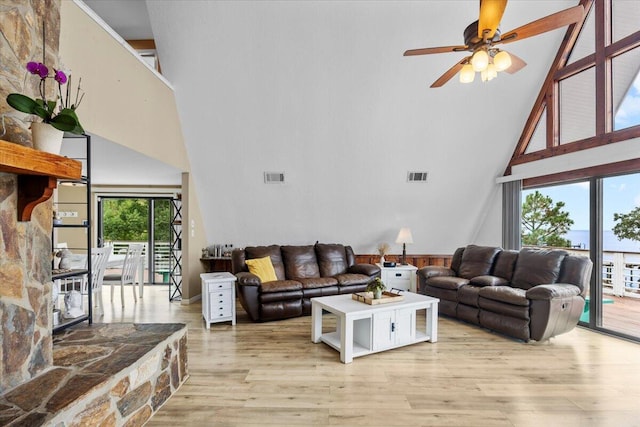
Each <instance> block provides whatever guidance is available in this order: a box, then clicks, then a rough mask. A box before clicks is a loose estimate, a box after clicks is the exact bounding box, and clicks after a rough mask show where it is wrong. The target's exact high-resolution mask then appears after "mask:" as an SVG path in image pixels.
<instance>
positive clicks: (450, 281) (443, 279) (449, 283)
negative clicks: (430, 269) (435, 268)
mask: <svg viewBox="0 0 640 427" xmlns="http://www.w3.org/2000/svg"><path fill="white" fill-rule="evenodd" d="M468 284H469V281H468V280H467V279H463V278H462V277H453V276H437V277H432V278H430V279H429V280H427V286H431V287H434V288H440V289H452V290H457V289H458V288H460V287H461V286H464V285H468Z"/></svg>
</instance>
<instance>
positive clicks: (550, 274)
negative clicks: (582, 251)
mask: <svg viewBox="0 0 640 427" xmlns="http://www.w3.org/2000/svg"><path fill="white" fill-rule="evenodd" d="M591 269H592V262H591V260H590V259H589V258H587V257H582V256H574V255H569V253H568V252H567V251H564V250H560V249H548V250H547V249H533V248H524V249H521V250H520V251H513V250H503V249H501V248H497V247H488V246H476V245H469V246H467V247H465V248H458V249H457V250H456V251H455V253H454V254H453V258H452V260H451V267H450V268H445V267H435V266H429V267H424V268H421V269H420V270H418V272H417V274H418V289H419V292H420V293H422V294H426V295H430V296H433V297H436V298H439V299H440V303H439V307H438V308H439V312H440V313H443V314H446V315H449V316H453V317H456V318H459V319H462V320H465V321H467V322H471V323H475V324H477V325H480V326H483V327H485V328H487V329H491V330H494V331H497V332H501V333H504V334H506V335H510V336H512V337H515V338H518V339H521V340H524V341H529V340H535V341H544V340H547V339H549V338H551V337H553V336H555V335H559V334H562V333H565V332H568V331H570V330H571V329H573V328H574V327H575V326H576V325H577V324H578V320H579V319H580V315H581V314H582V310H583V308H584V301H585V300H584V297H585V293H586V290H587V288H588V287H589V280H590V278H591Z"/></svg>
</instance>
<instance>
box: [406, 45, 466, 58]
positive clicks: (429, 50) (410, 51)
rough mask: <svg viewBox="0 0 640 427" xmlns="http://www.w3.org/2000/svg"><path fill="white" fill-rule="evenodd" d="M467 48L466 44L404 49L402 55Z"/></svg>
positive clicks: (427, 53) (460, 50)
mask: <svg viewBox="0 0 640 427" xmlns="http://www.w3.org/2000/svg"><path fill="white" fill-rule="evenodd" d="M467 49H468V46H441V47H425V48H422V49H410V50H407V51H405V53H404V56H414V55H429V54H431V53H447V52H462V51H465V50H467Z"/></svg>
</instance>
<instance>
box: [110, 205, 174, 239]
mask: <svg viewBox="0 0 640 427" xmlns="http://www.w3.org/2000/svg"><path fill="white" fill-rule="evenodd" d="M102 211H103V234H104V239H105V240H107V241H133V242H146V241H147V239H148V230H147V228H148V225H149V224H148V221H149V219H148V218H149V202H148V200H147V199H104V200H103V202H102ZM154 218H155V227H154V236H155V240H156V241H165V242H167V241H169V238H170V236H169V234H170V228H169V222H170V220H171V203H170V202H169V200H156V201H155V203H154Z"/></svg>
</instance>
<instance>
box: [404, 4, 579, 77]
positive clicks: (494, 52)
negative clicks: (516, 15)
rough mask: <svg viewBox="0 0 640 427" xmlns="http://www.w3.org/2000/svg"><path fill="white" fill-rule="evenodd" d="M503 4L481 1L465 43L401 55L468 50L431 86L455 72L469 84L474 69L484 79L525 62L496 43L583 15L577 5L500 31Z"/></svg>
mask: <svg viewBox="0 0 640 427" xmlns="http://www.w3.org/2000/svg"><path fill="white" fill-rule="evenodd" d="M506 7H507V0H480V16H479V19H478V20H477V21H475V22H473V23H471V24H470V25H469V26H468V27H467V28H466V29H465V30H464V45H459V46H441V47H427V48H423V49H411V50H407V51H406V52H405V53H404V56H415V55H429V54H432V53H446V52H464V51H469V52H472V54H471V55H470V56H467V57H465V58H463V59H462V60H461V61H459V62H458V63H456V64H455V65H454V66H453V67H451V68H450V69H448V70H447V71H446V72H445V73H444V74H443V75H442V76H440V77H439V78H438V80H436V81H435V82H433V84H432V85H431V87H440V86H442V85H444V84H445V83H447V82H448V81H449V80H451V78H452V77H453V76H455V75H456V73H458V72H460V81H461V82H462V83H471V82H472V81H473V80H474V78H475V73H476V72H479V73H480V76H481V78H482V81H483V82H484V81H489V80H492V79H494V78H495V77H497V76H498V72H499V71H505V72H507V73H510V74H513V73H515V72H517V71H519V70H521V69H522V68H523V67H524V66H526V65H527V63H526V62H524V61H523V60H522V59H520V58H519V57H517V56H516V55H514V54H512V53H507V52H506V51H504V50H500V49H498V48H497V47H496V45H498V44H500V43H511V42H514V41H517V40H522V39H526V38H528V37H533V36H537V35H538V34H542V33H546V32H547V31H551V30H555V29H558V28H561V27H564V26H567V25H570V24H573V23H575V22H578V21H580V20H582V19H583V17H584V8H583V7H582V6H581V5H578V6H574V7H570V8H569V9H565V10H561V11H560V12H556V13H553V14H551V15H548V16H545V17H544V18H540V19H538V20H536V21H533V22H529V23H528V24H525V25H523V26H521V27H518V28H516V29H515V30H511V31H509V32H507V33H504V34H502V33H501V32H500V28H499V26H500V20H502V15H503V14H504V10H505V8H506Z"/></svg>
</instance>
